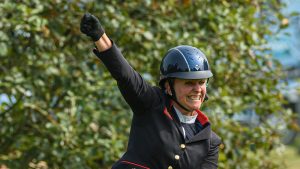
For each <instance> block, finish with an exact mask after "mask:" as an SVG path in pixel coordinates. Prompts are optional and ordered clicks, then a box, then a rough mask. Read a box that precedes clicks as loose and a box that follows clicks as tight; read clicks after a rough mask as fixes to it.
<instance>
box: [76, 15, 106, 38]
mask: <svg viewBox="0 0 300 169" xmlns="http://www.w3.org/2000/svg"><path fill="white" fill-rule="evenodd" d="M80 31H81V32H82V33H84V34H86V35H87V36H89V37H91V38H92V39H93V41H94V42H96V41H98V40H99V39H100V38H101V36H102V35H103V34H104V29H103V28H102V26H101V24H100V22H99V20H98V18H96V17H95V16H94V15H92V14H90V13H86V14H84V15H83V17H82V18H81V22H80Z"/></svg>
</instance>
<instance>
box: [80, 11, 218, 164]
mask: <svg viewBox="0 0 300 169" xmlns="http://www.w3.org/2000/svg"><path fill="white" fill-rule="evenodd" d="M81 31H82V32H83V33H84V34H86V35H87V36H89V37H91V38H92V39H93V41H94V42H95V45H96V46H97V49H94V53H95V54H96V56H97V57H98V58H99V59H101V60H102V62H103V63H104V65H105V66H106V67H107V69H108V70H109V72H110V73H111V75H112V77H113V78H114V79H115V80H116V81H117V84H118V87H119V89H120V91H121V93H122V95H123V97H124V99H125V100H126V102H127V103H128V104H129V106H130V107H131V109H132V111H133V119H132V125H131V132H130V136H129V142H128V149H127V151H126V152H125V154H124V155H123V156H122V157H121V158H120V160H119V161H117V162H116V163H115V164H114V166H113V167H112V168H113V169H127V168H128V169H129V168H130V169H131V168H139V169H141V168H143V169H149V168H151V169H161V168H168V169H173V168H176V169H187V168H188V169H215V168H217V167H218V156H219V155H218V153H219V145H220V144H221V139H220V138H219V137H218V136H217V135H216V134H215V133H214V132H213V131H212V130H211V126H210V122H209V120H208V118H207V116H206V115H205V114H204V113H203V112H201V111H200V107H201V105H202V103H203V102H204V101H205V100H206V83H207V80H208V78H210V77H212V76H213V74H212V72H211V70H210V67H209V64H208V61H207V59H206V56H205V55H204V53H202V52H201V51H200V50H199V49H197V48H195V47H192V46H187V45H181V46H177V47H174V48H172V49H170V50H169V51H168V52H167V54H166V55H165V57H164V58H163V60H162V62H161V67H160V72H161V78H160V82H159V84H160V88H159V87H156V86H151V85H150V84H148V83H147V82H146V81H145V80H144V79H143V78H142V76H141V75H140V74H139V73H138V72H136V71H135V70H134V69H133V68H132V67H131V66H130V65H129V64H128V62H127V61H126V59H125V58H124V57H123V55H122V53H121V52H120V50H119V49H118V48H117V46H116V44H115V43H114V42H113V41H111V40H110V39H109V38H108V36H107V35H106V34H105V33H104V29H103V28H102V26H101V24H100V22H99V21H98V19H97V18H96V17H95V16H93V15H91V14H85V15H84V16H83V18H82V20H81ZM145 145H146V146H145ZM155 150H158V151H155Z"/></svg>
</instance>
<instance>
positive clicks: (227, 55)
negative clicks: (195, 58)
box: [0, 0, 290, 169]
mask: <svg viewBox="0 0 300 169" xmlns="http://www.w3.org/2000/svg"><path fill="white" fill-rule="evenodd" d="M282 6H283V4H280V3H279V1H276V0H272V1H268V2H266V1H264V0H255V1H250V0H236V1H229V0H220V1H214V0H201V1H200V0H199V1H193V0H182V1H180V0H167V1H155V0H141V1H123V0H101V1H100V0H98V1H91V0H67V1H62V0H52V1H42V0H15V1H10V0H1V3H0V13H1V15H2V17H1V18H0V47H1V50H0V59H1V64H0V95H1V102H0V103H1V104H0V165H1V164H2V165H5V166H7V167H9V168H39V167H40V168H41V165H42V166H44V167H46V168H75V169H76V168H78V169H81V168H110V166H111V165H112V163H113V162H114V161H116V160H117V159H118V158H119V157H120V156H121V155H122V153H124V151H125V149H126V144H127V137H128V133H129V129H130V119H131V112H130V109H129V107H128V106H127V105H126V103H125V102H124V100H123V98H122V97H121V95H120V93H119V91H118V88H117V87H116V83H115V81H114V80H113V79H112V78H111V77H110V75H109V73H108V72H107V70H106V68H105V67H104V66H103V64H101V62H100V61H99V60H98V59H96V57H95V56H93V54H92V52H91V50H92V48H93V43H92V42H91V40H90V39H88V38H87V37H85V36H84V35H82V34H81V33H80V31H79V23H80V19H81V17H82V15H83V14H84V13H85V12H90V13H92V14H94V15H96V16H97V17H98V18H99V19H100V21H101V22H102V23H103V25H104V27H105V29H106V32H107V34H108V35H109V36H110V37H111V38H112V39H113V40H115V42H116V43H117V45H118V46H119V47H120V49H121V50H122V52H123V54H124V55H125V57H126V58H127V59H128V60H129V62H130V64H131V65H132V66H133V67H134V68H135V69H136V70H138V71H139V72H140V73H141V74H142V75H143V76H144V77H145V78H146V79H147V80H148V81H149V83H152V84H156V83H157V80H158V77H159V64H160V60H161V59H162V57H163V55H164V53H166V51H167V50H168V49H169V48H171V47H174V46H176V45H180V44H188V45H193V46H196V47H198V48H200V49H202V50H203V51H204V52H205V53H206V54H207V56H208V59H209V61H210V64H211V67H212V70H213V73H214V77H213V79H211V81H210V84H209V94H210V100H209V101H208V102H207V103H206V107H205V108H206V113H207V114H208V115H209V117H210V120H211V121H212V123H213V126H214V130H215V131H216V132H217V133H218V134H219V135H220V136H221V137H222V138H223V141H224V144H225V148H224V149H222V150H220V160H219V161H220V162H219V168H221V169H223V168H224V169H225V168H226V169H241V168H242V169H247V168H249V169H256V168H264V169H271V168H282V167H283V166H282V164H278V163H277V162H276V161H274V160H273V159H272V158H271V157H270V156H269V153H270V152H271V151H272V150H274V149H278V148H280V147H281V143H280V139H279V132H278V128H277V127H278V126H276V125H270V124H269V123H266V122H265V120H266V118H267V117H268V116H269V115H272V114H278V115H281V116H282V117H281V118H286V119H285V120H286V121H287V122H288V121H289V120H290V119H289V114H288V111H284V110H283V109H282V106H281V105H282V103H283V98H282V94H281V93H280V90H279V89H277V88H276V87H275V86H276V85H277V84H278V82H279V80H280V77H281V74H282V73H281V71H280V66H279V65H278V64H275V65H273V66H272V65H270V64H269V63H270V61H271V60H272V58H271V56H268V55H263V54H262V53H263V52H264V51H265V50H266V49H264V45H265V44H266V38H267V37H268V36H272V32H271V31H270V27H271V26H273V27H277V28H278V29H279V30H280V29H281V28H282V27H284V26H285V25H280V24H281V21H282V19H285V16H283V15H282V14H281V13H280V9H281V8H282ZM249 106H252V107H253V108H254V109H255V111H256V112H257V113H258V114H259V115H260V117H261V119H262V120H261V123H260V124H259V125H257V126H254V127H247V126H241V125H240V124H239V123H237V122H236V121H234V120H232V118H231V117H232V115H233V114H234V113H237V112H241V111H242V110H244V109H245V108H248V107H249ZM279 112H280V113H279Z"/></svg>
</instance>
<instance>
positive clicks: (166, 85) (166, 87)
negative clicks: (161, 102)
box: [165, 81, 172, 96]
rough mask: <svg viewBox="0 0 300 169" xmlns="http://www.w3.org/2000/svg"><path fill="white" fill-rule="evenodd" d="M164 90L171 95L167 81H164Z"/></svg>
mask: <svg viewBox="0 0 300 169" xmlns="http://www.w3.org/2000/svg"><path fill="white" fill-rule="evenodd" d="M165 91H166V93H167V94H169V95H171V96H172V92H171V88H170V84H169V82H168V81H166V82H165Z"/></svg>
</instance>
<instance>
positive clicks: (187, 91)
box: [167, 79, 207, 115]
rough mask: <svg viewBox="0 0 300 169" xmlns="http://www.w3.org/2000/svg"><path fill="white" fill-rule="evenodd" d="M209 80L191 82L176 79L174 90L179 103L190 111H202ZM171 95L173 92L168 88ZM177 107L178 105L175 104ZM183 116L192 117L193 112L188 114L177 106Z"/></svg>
mask: <svg viewBox="0 0 300 169" xmlns="http://www.w3.org/2000/svg"><path fill="white" fill-rule="evenodd" d="M206 81H207V79H198V80H189V79H175V81H174V90H175V92H176V97H177V101H178V102H179V103H180V104H181V105H182V106H184V107H186V108H187V109H190V110H198V109H200V107H201V105H202V102H203V101H204V98H205V94H206ZM167 91H168V92H169V94H170V93H171V90H170V88H169V86H168V87H167ZM174 105H175V106H176V103H174ZM176 108H178V109H179V110H180V111H181V112H182V113H183V114H185V115H192V114H193V111H191V112H188V111H186V110H184V109H182V108H181V107H180V106H176Z"/></svg>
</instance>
